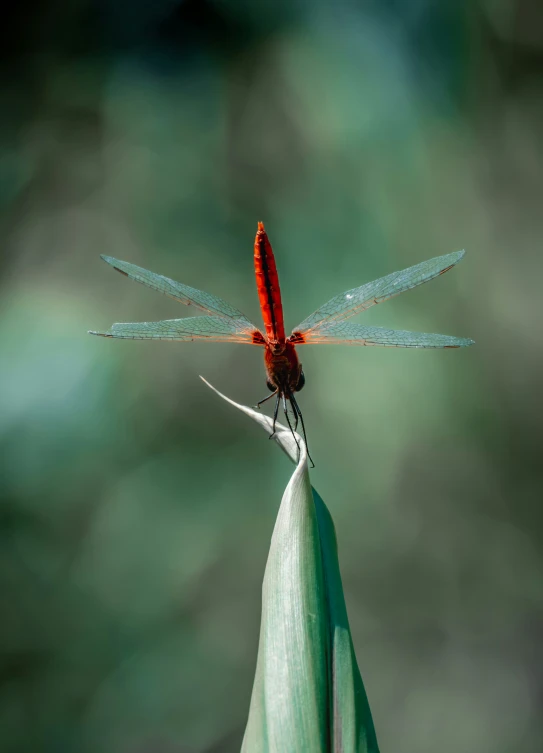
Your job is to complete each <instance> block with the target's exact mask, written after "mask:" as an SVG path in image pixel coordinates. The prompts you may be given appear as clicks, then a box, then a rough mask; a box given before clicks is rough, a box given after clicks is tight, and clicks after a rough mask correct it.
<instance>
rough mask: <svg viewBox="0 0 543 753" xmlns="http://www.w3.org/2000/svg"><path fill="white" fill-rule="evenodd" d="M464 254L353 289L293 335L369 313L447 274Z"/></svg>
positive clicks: (318, 313) (309, 319)
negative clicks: (361, 313)
mask: <svg viewBox="0 0 543 753" xmlns="http://www.w3.org/2000/svg"><path fill="white" fill-rule="evenodd" d="M464 253H465V252H464V251H455V252H454V253H452V254H445V256H437V257H436V258H435V259H430V260H429V261H423V262H422V263H421V264H417V265H416V266H414V267H409V268H408V269H404V270H402V271H401V272H393V273H392V274H390V275H387V276H386V277H381V278H380V279H379V280H374V281H373V282H368V283H366V285H362V286H361V287H359V288H353V289H352V290H347V291H346V292H345V293H341V294H340V295H336V296H335V298H332V299H331V300H329V301H328V302H327V303H325V304H324V306H321V307H320V308H319V309H317V310H316V311H315V312H314V313H313V314H311V316H308V317H307V319H304V321H303V322H302V323H301V324H299V325H298V326H297V327H295V329H294V333H296V332H298V331H301V332H303V333H308V332H311V330H313V329H314V328H315V327H316V326H317V325H321V326H325V322H326V324H327V323H328V322H330V323H333V322H342V321H345V320H346V319H349V318H350V317H351V316H354V315H355V314H358V313H359V312H361V311H365V310H366V309H369V308H370V306H374V305H375V304H376V303H382V302H383V301H386V300H388V299H389V298H392V297H393V296H395V295H399V293H403V292H404V291H406V290H410V289H411V288H415V287H417V285H422V283H424V282H428V281H429V280H433V279H434V277H437V276H438V275H441V274H443V273H444V272H447V271H448V270H449V269H451V267H454V265H455V264H458V262H459V261H460V259H462V257H463V256H464Z"/></svg>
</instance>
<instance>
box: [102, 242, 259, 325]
mask: <svg viewBox="0 0 543 753" xmlns="http://www.w3.org/2000/svg"><path fill="white" fill-rule="evenodd" d="M101 258H102V259H103V260H104V261H106V262H107V263H108V264H111V266H112V267H113V268H114V269H116V270H117V271H118V272H121V273H122V274H123V275H126V276H127V277H130V279H131V280H135V281H136V282H140V283H141V284H142V285H147V287H148V288H152V289H153V290H158V292H159V293H163V294H164V295H168V296H170V297H171V298H174V299H175V300H176V301H179V302H180V303H184V304H185V305H186V306H190V305H193V306H196V307H197V308H199V309H201V310H202V311H205V312H206V313H208V314H218V315H219V316H224V317H227V318H229V319H243V320H245V321H248V320H247V319H246V317H245V315H244V314H242V313H241V311H238V310H237V309H236V308H234V307H233V306H231V305H230V304H229V303H228V302H227V301H224V300H223V299H222V298H219V297H218V296H216V295H211V293H205V292H204V291H203V290H198V289H197V288H191V287H189V286H188V285H183V283H181V282H176V281H175V280H170V278H169V277H164V276H163V275H158V274H156V273H155V272H149V270H148V269H143V267H137V266H136V265H135V264H130V262H127V261H121V260H120V259H114V258H113V257H112V256H104V255H102V257H101Z"/></svg>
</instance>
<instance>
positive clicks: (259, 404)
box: [255, 390, 277, 410]
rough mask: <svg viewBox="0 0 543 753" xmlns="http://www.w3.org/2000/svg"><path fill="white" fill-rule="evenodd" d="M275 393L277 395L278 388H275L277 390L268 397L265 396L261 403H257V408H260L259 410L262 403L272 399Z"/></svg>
mask: <svg viewBox="0 0 543 753" xmlns="http://www.w3.org/2000/svg"><path fill="white" fill-rule="evenodd" d="M274 395H277V390H275V392H272V393H271V395H268V396H267V397H265V398H264V400H261V401H260V402H259V403H257V404H256V405H255V408H258V410H260V406H261V405H262V404H263V403H265V402H266V400H270V399H271V398H272V397H273V396H274Z"/></svg>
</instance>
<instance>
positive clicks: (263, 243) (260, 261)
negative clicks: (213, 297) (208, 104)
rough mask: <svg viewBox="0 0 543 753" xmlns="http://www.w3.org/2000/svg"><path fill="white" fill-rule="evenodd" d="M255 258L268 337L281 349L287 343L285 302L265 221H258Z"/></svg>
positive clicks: (257, 280)
mask: <svg viewBox="0 0 543 753" xmlns="http://www.w3.org/2000/svg"><path fill="white" fill-rule="evenodd" d="M254 258H255V276H256V287H257V291H258V299H259V301H260V309H261V311H262V320H263V321H264V327H265V329H266V337H267V339H268V343H269V345H270V347H271V348H272V349H273V350H275V349H279V350H281V349H282V348H283V346H284V344H285V324H284V319H283V304H282V302H281V290H280V288H279V276H278V274H277V267H276V265H275V257H274V255H273V250H272V247H271V243H270V241H269V238H268V234H267V233H266V230H265V228H264V223H263V222H259V223H258V229H257V232H256V238H255V253H254Z"/></svg>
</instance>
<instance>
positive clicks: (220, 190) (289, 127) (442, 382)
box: [0, 0, 543, 753]
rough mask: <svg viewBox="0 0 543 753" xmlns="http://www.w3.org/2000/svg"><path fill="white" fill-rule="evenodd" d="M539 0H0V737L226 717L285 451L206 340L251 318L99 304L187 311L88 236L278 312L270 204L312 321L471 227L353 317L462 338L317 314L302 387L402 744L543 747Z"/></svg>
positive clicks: (379, 681)
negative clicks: (133, 277) (354, 328)
mask: <svg viewBox="0 0 543 753" xmlns="http://www.w3.org/2000/svg"><path fill="white" fill-rule="evenodd" d="M541 8H542V6H541V5H540V4H537V3H536V2H535V0H532V1H531V0H522V1H521V0H518V1H517V2H514V1H513V0H471V1H470V2H468V0H456V1H455V2H452V0H450V1H448V2H447V1H445V0H441V2H437V0H436V1H435V2H430V0H416V1H413V2H410V3H399V2H397V1H395V0H381V2H375V1H373V2H372V1H371V0H368V2H354V0H337V1H336V2H334V3H326V2H324V1H323V0H314V1H313V2H312V3H309V2H303V0H299V1H298V2H297V1H296V0H290V1H289V2H286V1H285V2H268V1H261V2H258V3H256V2H249V1H248V0H215V1H214V2H213V1H212V0H186V2H174V1H173V0H167V1H166V0H157V1H155V2H153V3H144V2H133V3H119V2H117V3H114V2H112V1H110V0H102V1H101V2H94V3H93V2H84V1H83V0H72V1H71V2H67V0H57V2H51V1H50V2H41V3H30V2H22V3H20V4H19V5H15V4H14V5H13V6H12V7H11V9H10V10H9V11H4V12H3V18H4V22H3V24H2V27H3V28H2V37H3V39H2V44H1V50H2V67H1V70H2V86H1V112H2V121H1V154H0V160H1V180H0V192H1V201H2V257H1V262H0V284H1V296H0V312H1V320H0V348H1V369H0V403H1V407H0V442H1V453H0V457H1V459H0V493H1V497H2V505H1V528H0V530H1V534H0V536H1V549H0V558H1V560H0V597H1V604H2V618H1V622H0V636H1V638H0V642H1V664H0V670H1V674H2V686H1V696H0V748H1V750H2V751H3V753H23V752H25V753H26V751H32V752H37V751H44V752H46V753H49V752H51V753H68V752H70V753H71V752H72V751H81V752H82V753H87V752H88V753H90V752H91V751H92V753H95V751H100V752H101V753H200V752H202V753H203V752H204V751H205V752H207V753H212V752H213V753H231V752H233V751H237V750H239V746H240V742H241V737H242V734H243V728H244V724H245V720H246V716H247V712H248V705H249V697H250V691H251V686H252V679H253V673H254V668H255V661H256V649H257V639H258V629H259V619H260V587H261V580H262V575H263V571H264V566H265V561H266V556H267V548H268V544H269V540H270V536H271V532H272V528H273V524H274V519H275V515H276V512H277V509H278V505H279V501H280V498H281V494H282V492H283V490H284V487H285V485H286V483H287V480H288V478H289V476H290V473H291V466H290V465H289V462H288V461H287V460H286V458H284V457H283V456H282V455H281V453H280V452H279V451H278V449H277V447H276V446H274V445H273V444H272V443H269V442H268V441H267V440H266V438H265V436H264V435H263V434H262V433H261V431H260V430H259V429H258V428H257V427H256V426H254V425H252V424H251V423H250V422H249V421H248V420H247V419H246V418H245V417H243V416H242V415H239V414H238V413H237V412H236V411H234V410H233V409H231V408H229V407H228V406H227V405H225V404H224V403H223V402H222V401H220V400H219V399H218V398H217V397H216V396H215V395H213V394H212V393H211V392H210V391H209V390H208V389H207V388H206V387H205V386H204V385H203V383H202V382H201V381H200V380H199V379H198V375H199V374H202V375H204V376H205V377H206V378H207V379H208V380H209V381H210V382H211V383H213V384H214V385H216V386H217V387H218V388H219V389H220V390H222V391H223V392H225V393H226V394H227V395H229V396H231V397H232V398H234V399H235V400H238V401H240V402H244V403H247V404H254V403H255V402H256V401H257V400H258V399H260V398H262V397H264V396H265V395H266V394H267V390H266V387H265V377H264V370H263V363H262V351H261V350H259V349H257V348H247V347H245V346H243V345H226V344H198V343H187V344H181V343H179V344H178V343H165V342H158V343H146V342H124V341H114V340H103V339H99V338H92V337H89V336H88V335H87V334H86V331H87V330H88V329H98V330H100V329H101V330H103V329H105V328H107V327H109V325H110V324H111V323H112V322H116V321H138V320H152V319H161V318H174V317H178V316H184V315H186V314H187V313H188V314H189V315H190V313H191V312H190V311H189V312H187V310H186V309H185V308H184V307H183V306H181V305H179V304H176V303H175V302H174V301H172V300H170V299H166V298H164V297H161V296H160V295H158V294H157V293H154V292H152V291H149V290H147V289H145V288H143V287H141V286H139V285H137V284H135V283H133V282H130V281H128V280H126V279H124V278H123V277H121V276H120V275H118V274H116V273H114V272H113V270H112V269H111V268H109V267H108V266H106V265H105V264H103V262H101V261H100V258H99V254H100V253H105V254H110V255H113V256H116V257H118V258H121V259H126V260H129V261H132V262H135V263H136V264H140V265H141V266H144V267H146V268H148V269H151V270H153V271H156V272H160V273H163V274H166V275H168V276H170V277H173V278H174V279H177V280H180V281H182V282H184V283H186V284H188V285H192V286H194V287H198V288H203V289H205V290H208V291H209V292H212V293H216V294H218V295H220V296H222V297H224V298H226V299H227V300H228V301H230V302H231V303H232V304H233V305H234V306H237V307H239V308H241V309H242V310H243V311H244V312H245V313H246V314H247V315H248V316H249V317H252V318H254V319H255V321H256V322H257V324H258V323H259V322H260V319H259V311H258V301H257V296H256V289H255V283H254V275H253V267H252V263H253V262H252V244H253V239H254V234H255V231H256V222H257V220H263V221H265V223H266V228H267V230H268V233H269V235H270V239H271V241H272V243H273V246H274V249H275V254H276V258H277V263H278V267H279V273H280V277H281V285H282V292H283V300H284V306H285V315H286V320H287V326H288V327H289V328H291V327H292V326H294V325H296V324H297V323H298V322H299V321H300V320H302V319H303V318H304V317H305V316H306V315H307V314H309V313H310V312H311V311H313V310H314V309H315V308H317V307H318V306H319V305H320V304H322V303H323V302H324V301H326V300H327V299H328V298H330V297H332V296H333V295H335V294H336V293H338V292H341V291H342V290H345V289H348V288H351V287H354V286H355V285H360V284H362V283H364V282H367V281H369V280H371V279H374V278H376V277H380V276H382V275H385V274H388V273H389V272H392V271H395V270H397V269H401V268H403V267H407V266H409V265H411V264H416V263H418V262H420V261H423V260H425V259H428V258H431V257H433V256H436V255H440V254H444V253H448V252H450V251H454V250H457V249H458V248H463V247H465V248H467V251H468V253H467V255H466V258H465V260H464V261H463V262H462V264H461V265H460V266H459V267H458V268H457V269H455V270H454V271H452V272H451V273H449V274H448V275H446V276H444V277H441V278H439V279H438V280H435V281H434V282H432V283H431V284H430V285H426V286H423V287H422V288H420V289H418V290H417V291H415V292H411V293H408V294H405V295H404V296H401V297H400V298H396V299H395V300H393V301H391V302H389V303H387V304H386V305H384V306H378V307H374V308H373V309H371V310H370V311H368V312H367V313H366V314H365V315H364V317H363V321H364V322H365V323H370V324H376V325H383V326H390V327H397V328H403V329H414V330H420V331H427V332H442V333H444V334H450V335H457V336H462V337H472V338H474V339H475V340H476V343H477V344H476V346H475V347H473V348H470V349H466V350H448V351H408V350H401V349H384V348H381V349H380V348H365V349H362V348H360V349H356V348H349V347H341V346H329V347H307V349H303V348H301V349H300V354H301V357H302V360H303V364H304V369H305V373H306V378H307V385H306V387H305V389H304V391H303V393H301V395H300V402H301V406H302V409H303V410H304V416H305V420H306V425H307V429H308V432H309V437H310V445H311V451H312V454H313V456H314V458H315V461H316V466H317V467H316V468H315V470H314V471H313V472H312V479H313V483H314V485H315V486H316V487H317V488H318V489H319V491H320V493H321V494H322V496H323V498H324V500H325V501H326V502H327V504H328V506H329V508H330V510H331V513H332V515H333V517H334V520H335V523H336V527H337V533H338V540H339V547H340V562H341V566H342V572H343V577H344V585H345V591H346V599H347V605H348V609H349V615H350V619H351V622H352V629H353V638H354V642H355V647H356V650H357V655H358V659H359V663H360V667H361V670H362V675H363V677H364V680H365V683H366V687H367V691H368V695H369V698H370V702H371V706H372V710H373V714H374V719H375V723H376V728H377V734H378V738H379V741H380V744H381V747H382V750H383V751H401V753H434V752H435V751H439V753H453V752H454V753H457V751H477V753H485V752H486V751H488V753H490V752H492V753H509V752H510V751H515V753H521V752H522V753H536V751H537V752H538V751H541V750H542V748H543V715H542V714H541V711H542V706H543V657H542V649H541V636H542V635H543V592H542V582H543V537H542V533H543V507H542V497H543V495H542V491H543V483H542V481H543V478H542V477H543V464H542V462H541V449H542V448H541V434H542V428H543V414H542V411H541V379H542V370H543V342H542V337H541V321H542V314H543V310H542V309H543V304H542V296H541V280H542V276H543V255H542V254H541V237H542V233H543V213H542V196H543V192H542V189H543V171H542V168H543V13H542V9H541ZM357 321H358V320H357ZM360 321H361V320H360Z"/></svg>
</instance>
